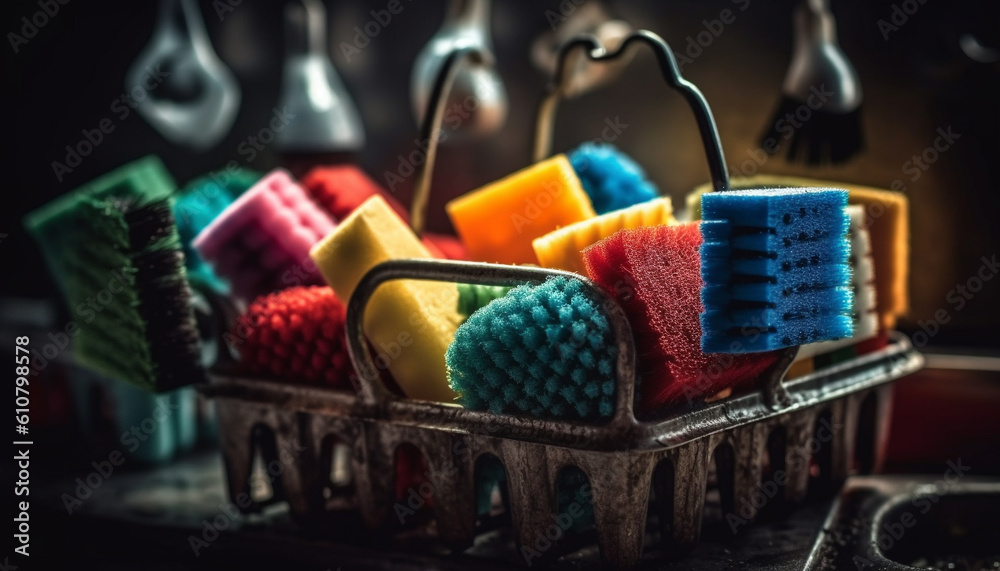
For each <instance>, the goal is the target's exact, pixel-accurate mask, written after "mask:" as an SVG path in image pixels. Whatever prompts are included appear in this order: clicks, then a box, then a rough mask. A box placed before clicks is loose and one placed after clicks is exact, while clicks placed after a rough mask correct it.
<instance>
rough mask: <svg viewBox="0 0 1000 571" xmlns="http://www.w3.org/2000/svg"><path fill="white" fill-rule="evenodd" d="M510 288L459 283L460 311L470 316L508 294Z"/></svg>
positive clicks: (466, 316) (464, 315)
mask: <svg viewBox="0 0 1000 571" xmlns="http://www.w3.org/2000/svg"><path fill="white" fill-rule="evenodd" d="M510 290H511V288H509V287H504V286H491V285H479V284H458V313H459V314H460V315H461V316H462V317H464V318H468V317H469V316H470V315H472V314H473V313H475V312H476V310H478V309H479V308H481V307H485V306H486V304H488V303H489V302H491V301H493V300H494V299H499V298H501V297H503V296H505V295H507V292H509V291H510Z"/></svg>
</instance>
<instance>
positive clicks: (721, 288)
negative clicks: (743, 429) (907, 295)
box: [701, 188, 854, 353]
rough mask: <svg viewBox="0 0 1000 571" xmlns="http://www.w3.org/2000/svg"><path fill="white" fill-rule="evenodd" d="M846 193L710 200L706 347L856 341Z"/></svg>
mask: <svg viewBox="0 0 1000 571" xmlns="http://www.w3.org/2000/svg"><path fill="white" fill-rule="evenodd" d="M846 206H847V191H846V190H838V189H805V188H799V189H753V190H739V191H728V192H711V193H707V194H704V195H702V203H701V210H702V218H703V220H704V221H703V222H702V233H703V235H704V238H705V242H704V244H703V245H702V247H701V275H702V279H703V280H704V282H705V289H704V291H703V292H702V302H703V303H704V305H705V314H704V315H702V316H701V324H702V329H703V330H704V332H705V334H704V336H703V337H702V349H704V350H705V351H707V352H710V353H744V352H756V351H766V350H771V349H780V348H783V347H790V346H792V345H801V344H805V343H812V342H815V341H823V340H827V339H841V338H845V337H850V336H851V335H852V334H853V320H852V319H851V311H852V307H853V303H854V302H853V291H852V288H851V281H850V280H851V272H850V266H849V265H848V254H849V251H850V242H849V241H848V238H847V233H848V226H849V219H848V216H847V213H846V212H845V211H844V208H845V207H846Z"/></svg>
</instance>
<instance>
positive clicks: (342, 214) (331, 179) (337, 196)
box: [302, 165, 409, 222]
mask: <svg viewBox="0 0 1000 571" xmlns="http://www.w3.org/2000/svg"><path fill="white" fill-rule="evenodd" d="M302 185H303V186H304V187H306V190H307V191H308V192H309V194H310V195H311V196H312V198H313V200H315V201H316V202H318V203H319V204H320V206H322V207H323V208H325V209H326V210H327V212H329V213H330V214H332V215H333V217H334V219H335V220H337V221H338V222H339V221H340V220H343V219H344V218H347V215H348V214H350V213H351V212H353V211H354V209H355V208H357V207H358V206H361V203H362V202H364V201H366V200H368V199H369V198H371V197H372V196H373V195H376V194H378V195H379V196H381V197H382V198H384V199H385V201H386V202H388V203H389V206H391V207H392V209H393V210H395V211H396V214H399V217H400V218H402V219H403V221H404V222H406V221H407V220H408V219H409V215H408V214H407V213H406V209H405V208H403V205H402V204H400V203H399V201H398V200H396V199H395V198H394V197H393V196H392V195H391V194H389V193H388V192H386V191H384V190H382V187H380V186H379V185H378V183H377V182H375V181H373V180H372V179H371V178H369V177H368V175H366V174H365V173H364V171H362V170H361V169H359V168H358V167H356V166H354V165H336V166H326V167H315V168H313V169H312V170H311V171H309V172H308V173H306V176H305V177H303V178H302Z"/></svg>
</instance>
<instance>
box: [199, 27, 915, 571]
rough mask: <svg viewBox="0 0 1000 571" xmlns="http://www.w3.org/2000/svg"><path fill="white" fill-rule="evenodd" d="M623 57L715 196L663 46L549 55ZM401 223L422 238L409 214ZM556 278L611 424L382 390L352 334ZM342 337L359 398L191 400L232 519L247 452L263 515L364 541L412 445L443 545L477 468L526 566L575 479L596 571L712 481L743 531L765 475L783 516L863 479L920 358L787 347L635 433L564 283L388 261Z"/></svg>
mask: <svg viewBox="0 0 1000 571" xmlns="http://www.w3.org/2000/svg"><path fill="white" fill-rule="evenodd" d="M633 43H645V44H647V45H650V46H652V47H653V49H654V51H655V53H656V55H657V58H658V61H659V63H660V67H661V69H662V70H663V71H664V76H665V77H666V78H667V82H668V84H670V85H671V86H672V87H674V88H676V89H678V90H679V91H681V92H682V94H684V96H685V98H686V99H687V100H688V102H689V103H690V104H691V106H692V108H693V109H694V111H695V115H696V118H697V120H698V124H699V128H700V130H701V134H702V139H703V143H704V144H705V147H706V151H707V153H708V157H709V166H710V168H711V171H712V179H713V182H714V183H715V188H716V190H725V189H727V188H728V174H727V173H726V167H725V161H724V159H723V157H722V150H721V145H720V144H719V140H718V133H717V131H716V127H715V123H714V119H713V118H712V115H711V112H710V110H709V108H708V104H707V103H706V102H705V100H704V97H703V96H702V95H701V93H700V92H699V91H698V90H697V88H695V87H694V86H693V85H691V84H690V83H688V82H686V81H685V80H684V79H683V78H682V77H681V76H680V73H679V71H678V68H677V64H676V62H675V61H674V58H673V53H672V51H671V50H670V48H669V46H667V44H666V43H664V42H663V40H662V39H660V38H659V37H658V36H656V35H655V34H652V33H650V32H645V31H641V32H637V33H635V34H633V35H632V36H630V37H629V38H627V39H626V40H625V41H624V42H623V44H622V46H621V47H620V49H619V50H617V51H615V52H610V53H609V52H606V51H605V50H604V49H603V48H602V47H601V46H600V44H599V43H597V40H596V39H594V38H591V37H584V38H580V39H577V40H574V41H572V42H570V43H569V44H568V45H567V46H566V47H565V48H564V50H563V54H562V57H561V58H560V62H562V61H563V60H565V59H566V55H567V54H568V53H569V52H570V51H571V50H573V49H578V48H580V47H583V48H585V49H586V50H587V56H588V57H589V58H590V59H592V60H595V61H603V60H610V59H614V58H617V57H620V56H621V54H622V53H623V52H624V51H625V50H626V49H627V48H628V47H629V46H630V45H631V44H633ZM472 56H477V54H476V53H475V52H474V50H464V51H459V52H456V53H455V54H452V56H451V57H450V58H449V59H448V60H447V61H446V63H445V65H444V66H443V71H442V73H441V76H440V77H439V81H438V84H437V85H436V86H435V90H434V93H433V96H432V98H431V99H432V107H433V109H432V110H431V111H432V112H430V113H427V114H426V115H427V117H428V119H427V120H426V122H425V124H424V126H423V129H422V130H423V133H424V135H425V136H426V139H427V140H428V141H430V145H429V149H434V148H435V147H436V143H437V136H438V131H439V129H435V126H439V125H440V121H441V113H442V110H443V101H444V100H445V99H446V98H445V97H444V94H445V93H446V92H447V88H448V86H449V85H450V81H451V79H453V76H454V70H455V66H456V65H457V64H458V63H459V62H460V61H461V60H462V59H464V58H465V57H472ZM564 75H565V74H564V70H563V66H562V65H561V64H560V68H559V70H557V76H556V77H557V82H556V83H555V84H554V85H553V86H552V87H551V88H550V92H549V95H548V96H547V97H546V98H545V100H544V101H543V104H542V108H541V112H540V115H539V128H538V132H537V134H536V157H537V158H541V157H542V156H544V155H545V154H547V153H548V147H549V142H550V140H551V122H552V118H553V116H554V112H555V107H556V104H557V102H558V99H559V97H560V94H561V92H562V88H561V87H560V86H561V85H562V84H563V83H565V81H566V78H565V77H564ZM433 154H434V153H433V152H428V157H427V160H426V161H425V163H424V167H423V169H422V172H421V174H420V177H419V179H418V184H417V189H416V191H415V199H414V203H415V205H414V210H415V213H417V212H422V209H423V208H424V205H425V204H426V200H427V192H428V184H429V180H430V171H431V169H432V165H433V162H434V156H433ZM414 219H415V220H416V222H415V224H416V228H415V229H416V230H419V226H420V220H422V216H414ZM553 276H564V277H568V278H570V279H575V280H579V281H581V282H583V284H584V285H585V287H586V288H587V289H588V290H589V291H590V293H591V294H592V295H593V296H594V298H595V299H596V300H598V301H599V305H600V306H601V307H602V308H603V309H604V311H605V312H606V314H607V317H608V320H609V323H610V325H611V328H612V331H613V334H614V338H615V342H616V344H617V349H618V353H617V355H618V357H617V364H616V371H615V377H616V396H615V399H616V401H615V402H616V407H615V412H614V414H613V416H612V417H611V419H610V420H608V421H606V422H604V423H603V424H587V423H582V422H573V421H556V420H543V419H537V418H528V417H522V416H515V415H495V414H491V413H487V412H478V411H472V410H467V409H463V408H462V407H460V406H457V405H452V404H445V403H434V402H425V401H416V400H410V399H406V398H404V397H401V396H397V395H396V394H394V393H393V392H391V391H390V390H388V389H387V387H386V386H385V384H384V383H383V382H382V379H381V378H380V372H379V368H378V367H377V366H376V363H375V361H374V360H373V359H372V356H371V354H370V352H369V349H368V345H367V342H366V340H365V337H364V334H363V332H362V328H361V323H362V315H363V313H364V310H365V306H366V304H367V302H368V300H369V298H370V296H371V294H372V292H373V291H374V290H375V288H377V287H378V286H379V285H380V284H382V283H384V282H386V281H389V280H397V279H413V280H436V281H446V282H456V283H475V284H488V285H519V284H523V283H540V282H543V281H545V280H546V279H548V278H550V277H553ZM347 334H348V343H349V350H350V354H351V359H352V362H353V364H354V368H355V371H356V372H357V377H356V378H355V379H354V380H355V385H356V386H355V388H356V394H354V393H347V392H342V391H336V390H328V389H322V388H314V387H306V386H294V385H288V384H284V383H281V382H276V381H268V380H260V379H248V378H240V377H238V376H233V375H231V374H227V373H226V372H225V371H226V370H227V367H226V363H222V364H221V365H220V366H219V367H216V369H215V371H214V372H213V373H212V374H211V375H210V381H209V384H208V385H207V386H206V387H203V389H202V390H203V392H205V393H206V394H207V395H209V396H211V397H213V398H214V399H215V400H216V402H217V406H218V415H219V420H220V435H221V443H222V450H223V457H224V460H225V467H226V474H227V480H228V487H229V494H230V496H231V498H232V499H233V501H234V503H236V504H237V505H239V506H247V507H246V510H247V511H256V510H259V509H261V508H262V507H263V505H262V504H261V503H259V502H255V501H253V500H252V499H250V498H252V494H251V489H250V488H251V472H252V465H253V461H254V456H255V454H258V453H259V455H260V456H261V459H262V461H263V464H264V465H265V466H267V465H271V464H273V463H275V462H278V463H279V465H282V464H285V466H284V469H281V470H280V471H279V473H278V474H277V476H276V477H275V479H274V481H275V485H274V496H273V498H272V501H286V502H287V503H288V504H289V507H290V511H291V513H292V514H293V515H294V516H295V517H296V518H297V519H298V520H299V521H301V522H303V524H304V525H310V524H313V523H317V522H321V521H322V519H323V516H324V515H325V514H327V513H328V512H330V511H333V510H338V509H342V508H343V507H345V506H349V507H351V508H356V509H357V510H359V511H360V514H361V516H362V519H363V521H364V522H365V524H366V525H367V526H369V527H370V528H372V529H385V528H386V527H387V526H386V522H388V521H391V519H392V518H391V516H392V514H393V512H394V506H395V505H396V504H397V502H398V500H399V498H398V496H397V493H396V491H397V490H396V482H395V474H396V466H395V463H396V458H397V451H398V450H400V449H401V447H404V446H405V447H409V446H412V447H415V448H416V449H417V450H418V451H419V452H420V453H421V454H422V455H423V457H424V458H425V459H426V461H427V465H428V468H429V470H428V472H427V476H428V479H429V482H428V485H429V486H431V487H432V489H433V503H434V513H435V524H436V534H437V536H438V538H439V539H440V540H441V542H442V543H444V544H445V545H447V546H450V547H452V548H453V549H464V548H465V547H468V546H469V545H471V544H472V542H473V540H474V539H475V537H476V534H477V525H476V524H477V517H478V516H477V509H476V508H477V506H476V502H477V497H476V467H477V464H478V463H479V461H480V460H481V459H482V458H486V457H492V458H493V459H495V460H497V461H499V462H500V464H501V465H502V466H503V467H504V469H505V472H506V497H505V500H506V501H505V503H506V507H507V508H508V509H509V515H510V522H511V525H512V531H513V536H514V539H515V541H516V543H517V545H518V547H519V548H520V549H522V553H524V551H523V550H524V549H525V548H527V549H528V550H532V549H534V550H535V551H537V552H541V551H546V550H547V549H542V550H539V549H538V548H539V547H540V546H541V545H544V543H545V541H544V540H546V539H549V540H551V537H552V534H551V529H552V526H553V525H554V524H553V521H554V520H553V516H554V515H556V514H558V510H559V505H558V501H557V495H558V493H557V482H558V480H559V475H560V473H561V472H562V471H563V470H564V469H567V468H569V467H573V468H577V469H579V470H580V471H582V473H583V475H584V476H585V477H586V479H587V481H588V482H589V484H590V486H591V490H592V501H593V508H594V519H595V528H596V542H597V545H598V546H599V549H600V558H601V560H602V563H603V564H605V565H607V566H611V567H629V566H633V565H635V564H636V563H638V561H639V560H640V558H641V557H642V554H643V542H644V537H645V535H646V530H647V518H648V517H649V516H652V517H653V518H655V519H656V520H657V521H658V522H659V529H660V534H659V535H660V537H661V546H662V551H663V552H665V553H678V552H683V551H684V550H686V549H688V548H690V546H692V545H693V544H694V543H695V542H697V541H698V538H699V534H700V532H701V528H702V514H703V511H704V507H705V496H706V488H707V487H708V486H709V482H710V480H711V481H712V482H713V483H714V485H716V486H717V487H718V490H719V495H720V500H721V504H722V510H723V512H724V513H726V514H736V513H738V514H739V517H740V518H741V520H743V521H745V522H748V521H750V520H753V519H754V517H756V516H757V514H758V511H759V510H758V508H759V507H760V506H758V505H757V504H759V503H760V502H758V501H756V498H755V496H756V494H758V493H759V486H760V484H761V482H762V479H764V478H770V477H772V476H773V475H774V474H777V473H778V472H779V471H780V472H781V473H782V474H783V477H781V478H780V485H778V484H776V496H777V497H776V501H779V502H791V503H794V502H798V501H800V500H802V499H803V498H805V496H806V494H807V492H808V491H809V490H810V488H811V487H820V488H824V487H825V488H827V489H831V490H832V489H836V488H837V487H838V486H839V484H840V482H842V481H843V480H844V478H846V477H847V475H848V473H849V472H851V471H852V469H853V468H852V466H855V467H856V469H857V471H860V472H870V471H875V470H878V468H879V466H880V464H881V462H882V451H883V443H884V441H885V437H886V430H887V426H888V418H889V412H890V409H891V385H890V384H889V381H891V380H893V379H896V378H899V377H902V376H904V375H907V374H910V373H912V372H914V371H916V370H917V369H919V368H920V367H921V366H922V362H923V361H922V357H921V356H920V355H919V354H918V353H917V352H916V351H915V350H914V349H913V347H912V346H911V345H910V343H909V341H908V340H907V339H906V338H905V337H904V336H902V335H894V336H893V337H892V338H891V341H890V343H889V345H888V346H887V347H885V348H884V349H881V350H879V351H877V352H874V353H870V354H867V355H864V356H861V357H857V358H855V359H852V360H850V361H848V362H843V363H840V364H838V365H835V366H831V367H829V368H826V369H823V370H820V371H817V372H814V373H812V374H809V375H806V376H803V377H800V378H796V379H793V380H791V381H784V376H785V373H786V372H787V370H788V368H789V366H790V365H791V364H792V362H793V361H794V358H795V355H796V353H797V351H798V347H794V348H790V349H787V350H784V351H783V353H782V355H781V358H780V359H779V361H778V362H777V363H776V364H775V365H774V366H773V367H772V368H771V369H770V370H768V371H767V372H766V373H765V374H764V375H762V377H761V378H760V379H759V380H758V381H757V382H756V384H755V385H754V387H755V388H753V389H752V390H749V391H747V392H744V393H742V394H737V395H734V396H732V397H731V398H728V399H726V400H722V401H718V402H712V403H702V404H700V405H697V406H687V407H683V408H679V409H677V410H675V411H674V412H673V413H670V414H669V415H667V416H660V417H657V418H653V419H640V418H637V417H636V415H635V412H634V406H635V381H636V366H635V348H634V344H633V339H632V329H631V328H630V326H629V323H628V321H627V319H626V317H625V315H624V313H623V312H622V310H621V308H620V307H619V306H618V305H617V303H615V301H614V300H612V299H610V298H609V297H608V296H607V295H606V294H605V293H604V292H603V290H601V289H600V288H599V287H597V286H596V285H594V284H593V283H592V282H591V281H590V280H588V279H587V278H585V277H583V276H580V275H578V274H574V273H569V272H562V271H558V270H547V269H541V268H531V267H515V266H505V265H495V264H483V263H469V262H448V261H441V260H397V261H390V262H385V263H382V264H380V265H378V266H376V267H375V268H373V269H372V270H371V271H370V272H369V273H368V274H367V275H366V276H365V277H364V278H363V279H362V280H361V282H360V283H359V285H358V287H357V288H356V290H355V292H354V294H353V296H352V297H351V299H350V300H349V303H348V308H347ZM219 353H220V355H225V351H220V352H219ZM824 423H826V424H828V425H829V426H830V427H839V428H837V429H834V430H830V431H829V432H830V435H829V437H828V438H827V439H825V440H824V441H823V442H822V445H821V446H818V447H817V446H816V434H817V427H818V426H820V425H824ZM338 447H346V449H347V450H349V462H348V464H349V471H350V473H351V478H350V482H349V484H345V482H343V481H334V480H333V479H332V478H331V476H330V474H331V471H332V465H333V464H334V463H335V461H336V458H337V454H336V453H335V450H336V449H337V448H338ZM288 450H293V451H295V454H294V462H291V463H284V462H282V460H281V456H282V453H283V451H288ZM713 465H714V469H713ZM775 481H778V479H777V478H775ZM653 497H655V501H651V499H652V498H653ZM746 506H749V508H747V507H746ZM553 552H555V551H554V550H553ZM528 559H530V557H529V558H528Z"/></svg>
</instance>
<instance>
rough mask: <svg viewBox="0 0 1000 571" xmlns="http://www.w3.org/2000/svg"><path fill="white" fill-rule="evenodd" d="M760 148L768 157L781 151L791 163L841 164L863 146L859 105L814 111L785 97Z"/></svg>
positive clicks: (763, 136)
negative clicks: (848, 109) (851, 108)
mask: <svg viewBox="0 0 1000 571" xmlns="http://www.w3.org/2000/svg"><path fill="white" fill-rule="evenodd" d="M803 109H805V110H807V111H808V113H807V112H806V111H803ZM760 146H761V148H762V149H764V150H765V151H766V152H768V153H770V154H780V153H782V152H784V153H785V158H786V159H787V160H788V161H790V162H801V163H806V164H809V165H824V164H840V163H844V162H846V161H848V160H849V159H850V158H851V157H853V156H854V155H856V154H857V153H859V152H860V151H861V150H862V149H864V146H865V141H864V129H862V125H861V106H860V105H859V106H858V107H856V108H855V109H854V110H853V111H848V112H845V113H836V112H833V111H824V110H823V108H822V107H820V108H819V109H813V108H811V107H810V106H809V105H808V104H807V103H806V102H803V101H799V100H797V99H793V98H791V97H789V96H787V95H786V96H784V97H783V98H782V100H781V103H780V104H779V105H778V109H777V110H776V111H775V112H774V115H773V117H772V118H771V122H770V123H769V124H768V129H767V131H765V133H764V134H763V135H762V136H761V138H760Z"/></svg>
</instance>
